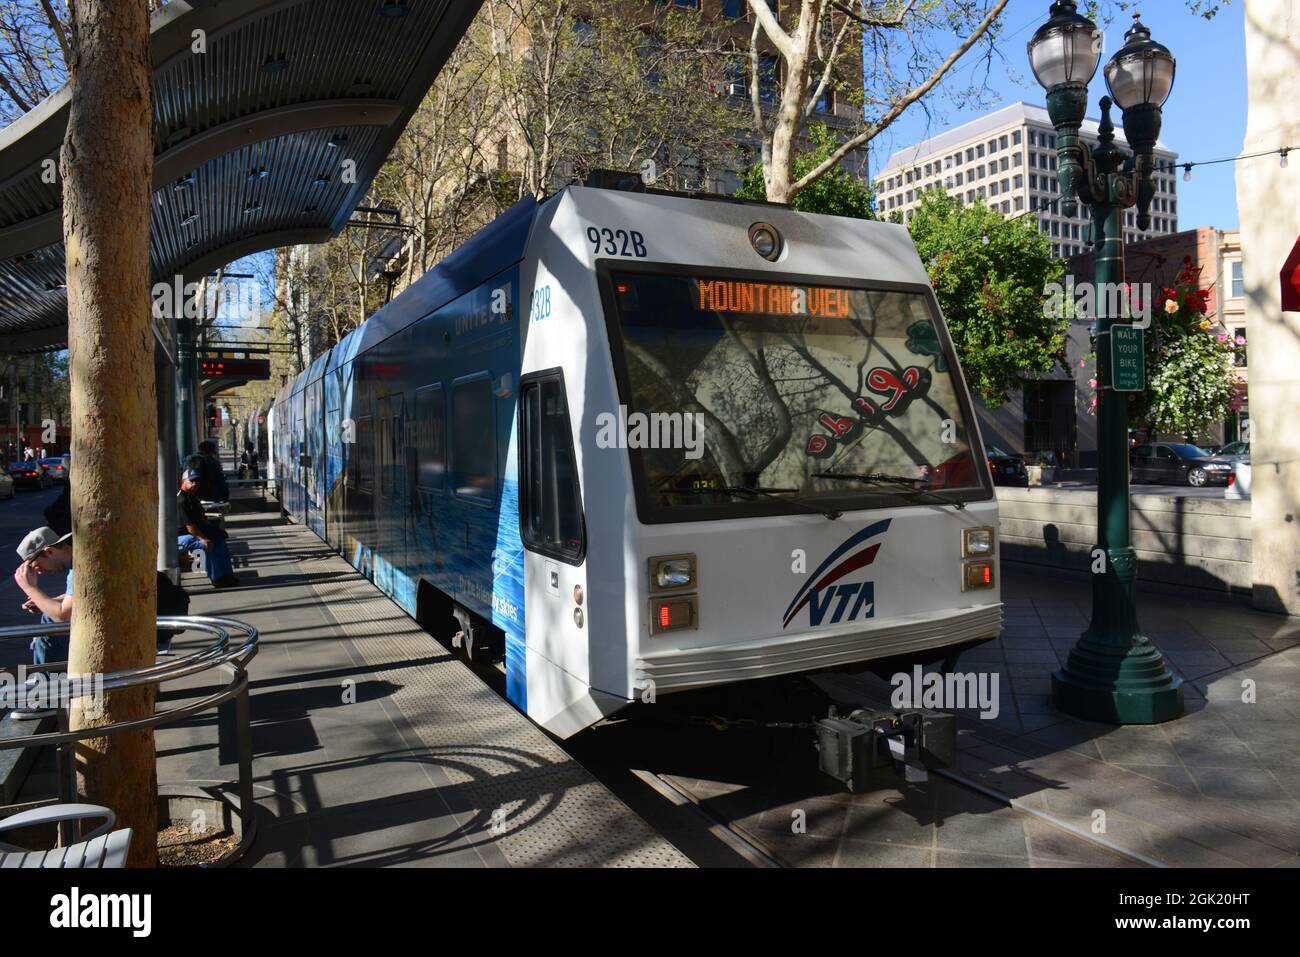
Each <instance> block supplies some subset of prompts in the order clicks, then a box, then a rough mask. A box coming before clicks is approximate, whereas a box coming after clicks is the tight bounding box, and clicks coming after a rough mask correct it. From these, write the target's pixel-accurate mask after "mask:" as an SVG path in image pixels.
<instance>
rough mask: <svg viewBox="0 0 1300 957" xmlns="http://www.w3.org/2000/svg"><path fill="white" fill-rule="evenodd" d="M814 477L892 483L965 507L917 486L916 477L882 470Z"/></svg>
mask: <svg viewBox="0 0 1300 957" xmlns="http://www.w3.org/2000/svg"><path fill="white" fill-rule="evenodd" d="M813 476H814V477H816V478H842V479H850V480H852V481H854V482H870V483H871V484H873V485H893V486H895V487H897V488H901V489H903V490H904V491H906V492H908V493H909V494H911V495H927V496H929V497H930V500H931V501H934V502H938V503H939V504H940V505H952V506H953V507H955V508H956V509H957V510H958V511H960V510H962V509H964V508H965V507H966V503H965V502H963V501H961V500H960V499H954V498H949V497H948V496H946V495H940V494H939V493H938V492H931V491H930V490H929V489H924V488H917V487H916V482H917V481H919V480H918V479H910V478H907V477H906V476H902V475H886V474H885V473H884V472H870V473H867V474H859V473H856V472H814V473H813Z"/></svg>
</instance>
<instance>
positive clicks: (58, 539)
mask: <svg viewBox="0 0 1300 957" xmlns="http://www.w3.org/2000/svg"><path fill="white" fill-rule="evenodd" d="M18 557H19V558H20V559H22V562H21V564H19V566H18V568H17V570H15V572H14V581H16V582H17V583H18V587H19V588H21V589H22V590H23V593H24V594H25V595H26V596H27V600H26V601H25V602H24V603H23V610H24V611H28V612H31V613H32V614H33V615H35V614H37V613H39V614H40V616H41V621H42V622H45V623H50V622H56V621H59V622H62V621H71V620H72V535H71V534H67V535H63V536H60V535H59V534H58V533H57V532H56V531H54V529H52V528H38V529H35V530H33V531H31V532H29V533H28V534H27V536H26V537H25V538H24V539H23V540H22V542H21V544H19V546H18ZM57 574H62V575H66V578H65V579H64V586H63V594H61V595H58V596H54V597H51V596H50V595H47V594H45V592H44V591H42V590H41V589H40V588H39V587H37V584H36V579H37V576H38V575H57ZM68 643H69V636H68V635H52V636H41V637H39V638H33V639H32V645H31V648H32V663H33V664H37V665H44V664H49V663H53V662H59V661H67V660H68ZM52 714H54V711H53V710H51V709H48V708H33V707H28V708H14V709H13V710H12V711H10V713H9V717H11V718H14V719H17V720H19V721H22V720H33V719H38V718H43V717H45V716H46V715H52Z"/></svg>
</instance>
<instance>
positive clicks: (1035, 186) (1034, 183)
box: [1029, 173, 1038, 189]
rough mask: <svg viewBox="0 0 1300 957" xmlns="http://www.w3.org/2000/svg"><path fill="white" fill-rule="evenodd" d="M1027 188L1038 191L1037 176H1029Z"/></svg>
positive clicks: (1032, 174) (1033, 174)
mask: <svg viewBox="0 0 1300 957" xmlns="http://www.w3.org/2000/svg"><path fill="white" fill-rule="evenodd" d="M1029 188H1030V189H1038V176H1037V174H1035V173H1030V174H1029Z"/></svg>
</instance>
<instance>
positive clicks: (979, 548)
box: [961, 527, 994, 558]
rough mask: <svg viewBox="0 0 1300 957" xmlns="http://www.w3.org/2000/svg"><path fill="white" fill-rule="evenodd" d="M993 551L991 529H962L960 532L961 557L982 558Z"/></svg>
mask: <svg viewBox="0 0 1300 957" xmlns="http://www.w3.org/2000/svg"><path fill="white" fill-rule="evenodd" d="M993 549H994V536H993V529H991V528H987V527H986V528H963V529H962V530H961V557H962V558H984V557H985V556H987V555H992V554H993Z"/></svg>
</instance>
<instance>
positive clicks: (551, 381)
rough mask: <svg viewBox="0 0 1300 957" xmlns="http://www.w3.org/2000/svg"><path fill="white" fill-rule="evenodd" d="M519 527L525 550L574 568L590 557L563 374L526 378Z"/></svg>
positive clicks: (521, 411) (521, 421)
mask: <svg viewBox="0 0 1300 957" xmlns="http://www.w3.org/2000/svg"><path fill="white" fill-rule="evenodd" d="M519 522H520V533H521V537H522V538H523V541H524V544H525V545H526V546H527V547H528V549H529V550H530V551H534V552H540V553H541V554H543V555H548V556H550V557H552V558H558V559H560V560H561V561H564V562H568V563H569V564H572V565H580V564H582V560H583V557H584V555H585V554H586V551H587V533H586V522H585V520H584V518H583V514H582V493H581V490H580V489H579V487H578V469H577V460H576V458H575V457H574V454H573V432H572V430H571V428H570V424H569V403H568V399H567V398H566V396H565V392H564V374H563V373H562V372H560V371H559V370H558V369H554V370H549V371H547V372H541V373H537V374H536V375H531V376H525V377H524V379H523V382H522V383H521V386H520V393H519Z"/></svg>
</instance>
